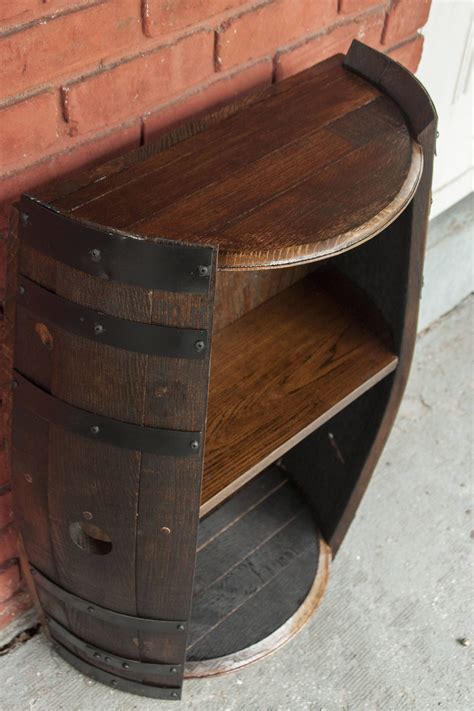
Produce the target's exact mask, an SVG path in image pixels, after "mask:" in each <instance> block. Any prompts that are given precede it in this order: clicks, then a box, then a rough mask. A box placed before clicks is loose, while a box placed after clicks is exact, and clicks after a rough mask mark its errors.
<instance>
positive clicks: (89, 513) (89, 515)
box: [82, 511, 92, 521]
mask: <svg viewBox="0 0 474 711" xmlns="http://www.w3.org/2000/svg"><path fill="white" fill-rule="evenodd" d="M82 517H83V518H85V519H87V521H90V520H91V518H92V514H91V512H90V511H83V512H82Z"/></svg>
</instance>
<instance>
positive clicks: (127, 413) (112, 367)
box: [14, 248, 214, 684]
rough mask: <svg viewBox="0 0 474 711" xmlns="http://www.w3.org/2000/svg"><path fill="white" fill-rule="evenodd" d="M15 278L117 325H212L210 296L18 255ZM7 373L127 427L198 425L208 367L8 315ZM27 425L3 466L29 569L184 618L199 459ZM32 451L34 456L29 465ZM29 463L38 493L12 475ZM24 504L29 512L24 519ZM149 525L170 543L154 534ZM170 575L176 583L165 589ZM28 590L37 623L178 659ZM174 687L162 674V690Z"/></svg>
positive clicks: (85, 594) (112, 602)
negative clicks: (43, 617)
mask: <svg viewBox="0 0 474 711" xmlns="http://www.w3.org/2000/svg"><path fill="white" fill-rule="evenodd" d="M20 271H21V272H22V273H23V274H25V275H26V276H28V277H31V278H34V279H35V280H36V281H37V282H38V283H40V284H42V285H44V286H46V287H47V288H49V289H50V290H52V291H54V292H56V293H57V294H59V295H61V296H63V297H65V298H68V299H70V300H72V301H74V302H75V303H79V304H83V305H86V306H89V307H91V308H94V309H96V310H98V311H102V312H105V313H109V314H111V315H114V316H117V317H120V318H127V319H130V320H135V321H140V322H145V323H158V324H163V325H172V326H192V327H196V328H207V329H210V325H211V322H210V315H211V313H212V294H213V291H212V290H211V292H210V293H209V294H205V295H202V294H196V295H193V294H186V295H184V294H176V293H168V292H162V291H155V292H152V291H149V290H146V289H141V288H138V287H133V286H129V285H126V284H119V283H117V282H108V281H104V280H101V279H97V278H94V277H92V276H90V275H88V274H85V273H83V272H79V271H77V270H75V269H72V268H70V267H68V266H66V265H64V264H60V263H54V262H53V260H50V259H48V258H46V257H44V256H42V255H40V254H35V253H34V250H29V249H26V248H24V249H23V250H22V252H21V259H20ZM212 271H214V268H213V267H212ZM16 367H18V368H19V369H20V371H21V372H22V373H23V374H24V375H26V376H27V377H29V378H31V379H32V380H33V381H35V382H37V383H38V384H40V385H41V386H42V387H43V388H45V389H46V390H48V391H50V392H51V393H52V394H53V395H55V396H57V397H59V398H60V399H62V400H64V401H66V402H68V403H71V404H73V405H75V406H77V407H80V408H83V409H86V410H88V411H90V412H95V413H98V414H101V415H104V416H108V417H112V418H115V419H118V420H123V421H126V422H131V423H134V424H139V425H141V424H145V425H147V426H156V427H165V428H171V429H173V428H174V429H182V430H197V431H202V430H203V429H204V424H205V414H206V399H207V389H208V388H207V381H208V370H209V359H208V358H207V359H204V360H200V361H193V362H190V361H186V360H184V359H178V358H160V357H155V356H146V355H143V354H138V353H134V352H130V351H126V350H123V349H118V348H114V347H111V346H107V345H104V344H100V343H97V342H93V341H91V340H89V339H86V338H82V337H80V336H76V335H75V334H71V333H69V332H67V331H64V330H62V329H61V328H58V327H56V326H52V325H48V327H47V329H46V325H45V324H41V321H40V319H35V318H32V317H31V316H30V315H29V314H27V313H26V312H24V310H23V309H18V337H17V343H16ZM30 420H32V422H30V421H29V420H28V417H27V418H26V419H23V422H22V424H21V427H20V428H19V429H18V432H17V435H16V446H17V451H16V455H15V457H14V462H15V469H16V470H17V471H18V486H17V487H16V499H17V500H18V502H19V503H18V508H19V512H20V525H22V530H23V533H24V536H25V545H26V547H27V550H28V555H29V556H30V559H31V561H32V563H34V564H35V565H37V566H38V568H39V569H40V570H41V571H43V572H44V573H45V574H47V575H49V576H50V577H51V579H52V580H53V581H54V582H56V583H57V584H59V585H60V586H61V587H64V588H65V589H67V590H71V591H73V592H74V593H75V594H76V595H79V596H80V597H82V598H84V599H85V600H88V601H89V602H91V603H97V604H98V605H101V606H103V607H106V608H108V609H111V610H116V611H118V612H122V613H125V614H129V615H137V616H145V617H152V618H156V619H171V620H173V619H176V620H186V619H187V618H188V617H189V611H190V605H191V595H192V578H193V565H194V558H195V552H196V536H197V523H198V514H199V500H200V485H201V476H202V458H200V457H195V458H194V459H193V461H191V460H184V459H183V460H179V459H175V458H172V457H163V458H157V457H152V456H147V455H144V454H142V453H140V452H136V451H131V450H124V449H122V448H118V447H114V446H111V445H103V444H102V443H100V442H98V441H97V442H95V441H93V440H90V439H87V440H86V439H84V438H81V437H79V436H77V435H73V434H71V433H68V432H66V431H64V430H62V429H61V428H59V427H54V426H51V425H50V426H48V425H47V423H40V424H38V421H35V420H34V418H31V417H30ZM38 427H41V428H42V429H41V432H40V434H39V435H38V437H37V438H36V439H35V437H34V436H33V435H34V433H35V431H36V430H35V428H38ZM40 440H41V441H40ZM35 448H39V449H40V451H41V454H42V456H41V458H40V457H38V456H37V463H36V464H35V463H34V462H33V457H34V449H35ZM28 468H31V469H32V470H33V472H34V479H33V488H34V486H36V490H35V491H33V488H32V489H31V492H30V490H29V489H28V488H27V487H28V482H26V479H25V477H24V474H25V473H28V470H29V469H28ZM35 492H36V493H35ZM36 495H37V496H38V500H37V501H36V500H34V501H33V499H32V496H36ZM41 502H43V504H42V503H41ZM30 506H31V507H32V508H33V509H34V510H35V516H34V517H29V516H28V508H29V507H30ZM160 519H161V522H162V527H165V526H166V527H168V528H169V529H170V533H169V535H161V536H160V535H158V536H157V528H156V523H157V521H160ZM22 521H23V524H22ZM71 526H72V527H73V529H71ZM84 526H89V527H91V526H92V527H96V528H92V532H93V533H94V534H95V532H97V533H96V538H95V539H93V540H92V543H91V542H90V541H89V539H87V538H86V539H85V545H89V546H90V545H92V548H91V552H86V550H85V549H84V548H83V547H81V545H83V541H82V538H81V536H82V533H81V528H83V527H84ZM158 530H159V529H158ZM73 531H74V534H73ZM86 531H87V529H86ZM97 540H99V541H100V540H106V541H107V540H110V541H111V550H110V551H107V552H106V553H105V554H100V551H101V550H102V549H101V548H100V546H99V547H97V543H96V541H97ZM48 545H49V548H48ZM170 575H173V578H174V581H175V586H174V587H173V586H169V585H168V580H169V577H170ZM160 576H161V577H160ZM157 584H158V588H157ZM178 591H179V595H178V594H177V592H178ZM39 594H40V598H41V601H42V603H43V605H44V607H45V610H46V611H47V612H48V613H49V614H51V615H53V616H54V617H56V619H58V620H59V621H60V622H61V623H62V624H63V625H65V626H66V627H67V629H69V630H71V632H73V634H75V635H77V636H78V637H79V638H80V639H83V640H86V641H87V642H89V643H91V644H94V645H96V646H97V647H98V648H100V649H105V650H106V651H109V652H112V653H116V654H119V655H122V656H125V657H127V658H130V659H137V660H142V661H159V662H169V663H174V664H182V663H183V662H184V653H185V643H186V635H185V634H181V635H172V636H171V637H168V636H166V635H165V634H161V635H159V634H151V633H150V634H148V633H144V632H140V633H138V632H137V631H134V630H133V629H131V630H129V631H128V632H126V633H125V634H122V633H120V632H118V631H117V629H114V628H113V626H111V625H110V624H108V623H104V622H99V621H97V620H96V619H94V618H93V617H92V616H90V615H87V614H85V613H83V612H78V611H75V610H72V609H64V606H63V605H58V603H57V601H55V600H54V599H53V598H52V597H51V596H50V595H48V594H46V593H44V592H42V591H39ZM99 666H100V665H99ZM124 676H127V673H125V672H124ZM180 679H181V677H180V676H179V675H178V676H177V677H176V678H173V680H172V681H173V684H179V683H180Z"/></svg>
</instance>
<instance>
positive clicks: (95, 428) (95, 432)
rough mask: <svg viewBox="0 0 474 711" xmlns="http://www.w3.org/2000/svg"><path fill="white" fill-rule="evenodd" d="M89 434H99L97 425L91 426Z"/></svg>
mask: <svg viewBox="0 0 474 711" xmlns="http://www.w3.org/2000/svg"><path fill="white" fill-rule="evenodd" d="M91 432H92V434H99V432H100V427H99V425H92V427H91Z"/></svg>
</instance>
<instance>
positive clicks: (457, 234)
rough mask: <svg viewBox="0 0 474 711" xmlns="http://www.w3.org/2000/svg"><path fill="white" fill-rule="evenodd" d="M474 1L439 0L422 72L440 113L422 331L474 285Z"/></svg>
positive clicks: (427, 30)
mask: <svg viewBox="0 0 474 711" xmlns="http://www.w3.org/2000/svg"><path fill="white" fill-rule="evenodd" d="M473 8H474V4H473V2H472V1H469V2H467V1H464V2H459V1H456V0H433V3H432V7H431V13H430V17H429V20H428V23H427V25H426V27H425V28H424V30H423V34H424V35H425V45H424V50H423V56H422V59H421V63H420V67H419V69H418V72H417V76H418V78H419V79H420V81H421V82H422V83H423V84H424V85H425V86H426V88H427V89H428V91H429V93H430V94H431V97H432V99H433V101H434V104H435V106H436V110H437V112H438V117H439V123H438V130H439V138H438V142H437V156H436V159H435V163H434V176H433V204H432V207H431V220H430V225H429V230H428V244H427V250H426V256H425V268H424V274H423V277H424V286H423V293H422V299H421V309H420V319H419V324H418V326H419V330H423V329H425V328H427V327H428V326H430V325H431V324H432V323H433V322H434V321H436V320H437V319H438V318H440V317H441V316H443V315H444V314H446V313H447V312H448V311H450V310H451V309H453V308H455V307H456V306H457V305H458V304H459V303H460V301H462V300H463V299H464V298H466V296H468V294H469V293H471V292H472V291H473V290H474V227H473V207H474V205H473V201H474V195H473V193H472V191H473V177H474V171H473V155H474V150H473V105H472V74H473V72H472V64H473V45H472V36H473V35H472V19H473V18H472V16H473Z"/></svg>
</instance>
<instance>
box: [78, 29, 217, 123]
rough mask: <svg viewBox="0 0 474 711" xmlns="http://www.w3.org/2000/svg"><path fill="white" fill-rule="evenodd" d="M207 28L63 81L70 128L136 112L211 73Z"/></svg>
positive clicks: (210, 41) (211, 39)
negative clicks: (67, 82)
mask: <svg viewBox="0 0 474 711" xmlns="http://www.w3.org/2000/svg"><path fill="white" fill-rule="evenodd" d="M213 47H214V37H213V33H212V32H207V31H204V32H198V33H196V34H193V35H189V36H187V37H184V38H183V39H181V40H180V41H179V42H178V43H177V44H174V45H170V46H166V47H162V48H160V49H159V50H157V51H155V52H152V53H150V54H146V55H144V56H140V57H138V58H136V59H134V60H131V61H129V62H126V63H124V64H121V65H119V66H117V67H114V68H112V69H109V70H105V71H102V72H100V73H98V74H95V75H92V76H90V77H88V78H86V79H85V80H83V81H80V82H75V83H72V84H70V85H69V86H67V87H65V89H64V93H65V103H66V111H67V116H68V120H69V123H70V125H72V126H73V127H74V130H75V131H78V132H80V133H86V132H88V131H92V130H97V129H100V128H103V127H106V126H109V125H111V124H113V123H116V122H117V121H118V120H121V119H127V118H130V117H132V116H140V115H141V114H142V113H143V112H145V111H148V110H150V109H152V108H154V107H155V106H156V105H157V104H158V105H159V104H163V103H165V102H166V101H168V100H169V99H171V98H172V97H173V96H177V95H179V94H180V93H182V92H183V91H185V90H186V89H188V88H190V87H191V86H192V85H193V84H198V83H199V82H202V81H203V80H204V79H206V78H208V77H209V76H210V75H212V73H213V69H214V67H213Z"/></svg>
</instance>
